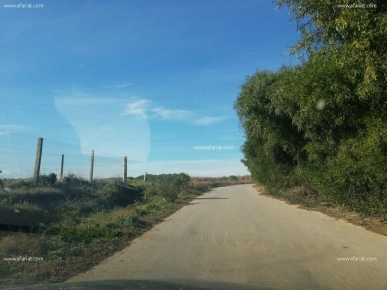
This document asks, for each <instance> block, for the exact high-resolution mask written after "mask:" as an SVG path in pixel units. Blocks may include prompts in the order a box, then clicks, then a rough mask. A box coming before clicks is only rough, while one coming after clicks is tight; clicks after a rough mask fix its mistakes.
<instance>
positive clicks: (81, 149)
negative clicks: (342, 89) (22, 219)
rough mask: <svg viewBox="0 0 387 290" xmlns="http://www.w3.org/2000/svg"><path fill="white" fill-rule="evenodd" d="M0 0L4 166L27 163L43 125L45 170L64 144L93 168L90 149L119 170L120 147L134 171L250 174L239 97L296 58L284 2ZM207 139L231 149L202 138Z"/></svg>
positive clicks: (12, 169) (15, 168) (102, 165)
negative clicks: (262, 73)
mask: <svg viewBox="0 0 387 290" xmlns="http://www.w3.org/2000/svg"><path fill="white" fill-rule="evenodd" d="M0 3H1V6H0V19H1V21H0V29H1V33H0V63H1V66H0V99H1V109H2V113H1V114H0V166H1V168H0V170H3V176H5V174H11V173H12V174H15V173H16V172H19V171H23V170H24V171H25V172H29V171H28V170H30V169H29V168H30V167H33V161H34V150H35V149H36V138H37V137H43V138H44V146H43V157H42V164H44V162H46V163H47V164H46V166H45V169H44V170H47V171H51V170H53V171H57V170H58V169H57V168H58V166H57V163H58V160H59V158H58V157H56V156H55V154H58V156H60V154H65V156H67V155H69V156H71V155H73V156H79V160H78V161H77V160H75V159H76V158H74V160H75V161H74V163H73V164H72V168H71V170H73V171H77V169H79V172H81V171H82V172H87V169H82V170H80V168H81V167H82V166H85V167H87V166H88V164H87V162H86V161H85V160H87V158H88V156H89V154H90V150H91V149H93V150H95V155H96V156H98V158H100V159H96V162H95V164H96V166H98V170H99V171H97V172H99V174H101V175H109V174H119V172H120V171H121V169H120V168H121V164H120V162H121V161H120V160H121V157H122V156H128V174H129V175H130V176H137V175H140V174H142V173H143V172H144V171H147V172H149V173H153V174H160V173H175V172H187V173H189V174H191V175H196V176H197V175H201V176H223V175H232V174H233V175H244V174H248V171H247V169H246V168H245V167H244V166H243V164H242V163H241V162H240V159H242V158H243V155H242V154H241V152H240V146H241V145H242V144H243V142H244V136H243V132H242V131H241V129H240V128H239V122H238V118H237V115H236V113H235V111H234V110H233V108H232V106H233V103H234V101H235V100H236V98H237V96H238V93H239V91H240V86H241V85H242V84H243V82H244V81H245V79H246V77H247V76H249V75H252V74H254V72H255V71H257V70H262V69H270V70H275V69H278V68H279V67H280V66H281V65H282V64H285V63H289V62H290V61H291V58H290V57H289V56H288V55H287V53H286V49H287V48H288V47H289V46H291V45H292V44H294V43H295V42H296V41H297V40H298V39H299V35H298V33H297V31H296V28H295V25H294V24H292V23H289V17H290V16H289V15H288V12H287V11H286V10H280V11H276V10H275V4H273V3H272V2H271V1H263V0H262V1H258V0H254V1H251V0H198V1H193V0H179V1H177V0H176V1H175V0H165V1H164V0H163V1H161V0H158V1H151V0H148V1H140V0H133V1H129V0H128V1H124V0H123V1H118V0H117V1H96V0H93V1H80V0H77V1H43V0H36V1H35V0H34V1H33V2H29V3H34V4H43V8H35V9H34V8H31V9H28V8H5V7H4V5H8V4H19V3H20V2H18V1H12V0H6V1H0ZM23 3H24V2H23ZM50 144H51V145H50ZM65 145H70V146H72V147H70V146H65ZM209 145H219V146H232V148H233V149H224V150H195V149H194V146H209ZM1 146H3V147H1ZM50 146H51V147H50ZM15 148H18V149H15ZM27 150H30V151H27ZM68 150H71V153H69V151H68ZM47 152H49V154H47V155H45V153H47ZM23 153H24V155H23ZM50 158H52V160H51V159H50ZM49 159H50V160H49ZM65 159H66V157H65ZM48 160H49V161H48ZM81 160H82V162H83V163H82V164H83V165H82V166H81V164H80V163H79V164H77V163H76V162H81ZM98 160H101V162H99V163H98ZM1 162H3V164H2V165H1ZM66 162H67V159H66V161H65V164H68V163H66ZM109 162H110V163H109ZM65 168H66V170H70V169H69V167H68V166H65ZM66 170H65V171H66Z"/></svg>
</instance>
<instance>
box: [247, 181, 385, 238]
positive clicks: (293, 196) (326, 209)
mask: <svg viewBox="0 0 387 290" xmlns="http://www.w3.org/2000/svg"><path fill="white" fill-rule="evenodd" d="M254 187H255V188H256V189H257V191H258V192H259V193H260V194H262V195H266V196H269V197H271V198H273V199H278V200H282V201H285V202H286V203H288V204H298V205H299V208H301V209H305V210H309V211H318V212H321V213H323V214H326V215H327V216H330V217H333V218H336V219H341V220H344V221H346V222H348V223H351V224H353V225H356V226H360V227H363V228H364V229H366V230H368V231H371V232H374V233H377V234H381V235H386V236H387V220H386V219H382V218H380V217H373V216H365V215H364V214H360V213H357V212H354V211H349V210H346V209H344V208H343V207H341V206H339V205H334V204H333V203H330V202H329V201H327V200H326V199H324V198H323V197H321V196H319V195H318V194H317V193H316V192H315V191H312V190H310V189H308V188H307V187H303V186H299V187H295V188H292V189H290V190H289V191H287V192H286V193H284V195H283V196H282V197H274V196H271V195H269V194H268V193H267V192H266V191H265V187H264V186H263V185H260V184H256V185H255V186H254Z"/></svg>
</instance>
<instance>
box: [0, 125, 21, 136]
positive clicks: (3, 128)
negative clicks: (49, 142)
mask: <svg viewBox="0 0 387 290" xmlns="http://www.w3.org/2000/svg"><path fill="white" fill-rule="evenodd" d="M25 129H26V127H25V126H20V125H14V124H5V125H0V136H4V135H9V134H10V133H11V132H12V131H20V130H25Z"/></svg>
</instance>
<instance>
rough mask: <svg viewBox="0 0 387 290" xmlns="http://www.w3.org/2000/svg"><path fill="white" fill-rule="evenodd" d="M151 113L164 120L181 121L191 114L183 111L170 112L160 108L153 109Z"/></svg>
mask: <svg viewBox="0 0 387 290" xmlns="http://www.w3.org/2000/svg"><path fill="white" fill-rule="evenodd" d="M152 112H153V113H154V114H156V115H157V116H158V117H161V118H162V119H164V120H181V119H186V118H188V117H190V116H191V115H192V112H190V111H185V110H170V109H165V108H162V107H159V108H153V109H152Z"/></svg>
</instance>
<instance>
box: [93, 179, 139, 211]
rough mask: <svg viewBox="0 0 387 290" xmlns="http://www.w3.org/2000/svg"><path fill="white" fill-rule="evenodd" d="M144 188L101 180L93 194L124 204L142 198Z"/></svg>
mask: <svg viewBox="0 0 387 290" xmlns="http://www.w3.org/2000/svg"><path fill="white" fill-rule="evenodd" d="M143 192H144V189H143V188H140V187H132V186H130V185H126V184H123V183H121V182H115V181H110V182H101V183H100V184H99V186H98V188H97V190H96V192H95V195H96V196H98V197H100V198H102V199H104V200H109V201H111V202H114V203H115V204H119V205H121V206H126V205H129V204H131V203H134V202H135V201H140V200H142V198H143Z"/></svg>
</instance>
